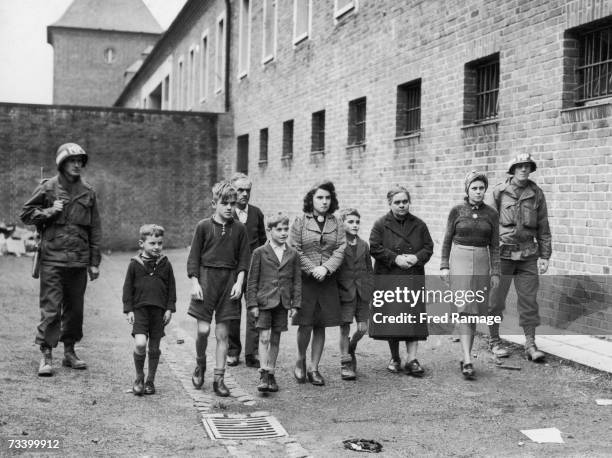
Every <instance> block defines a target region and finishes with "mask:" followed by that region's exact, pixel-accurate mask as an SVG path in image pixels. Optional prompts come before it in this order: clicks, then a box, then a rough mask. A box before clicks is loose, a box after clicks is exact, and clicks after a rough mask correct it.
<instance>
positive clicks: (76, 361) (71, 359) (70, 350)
mask: <svg viewBox="0 0 612 458" xmlns="http://www.w3.org/2000/svg"><path fill="white" fill-rule="evenodd" d="M62 366H65V367H72V368H73V369H87V363H86V362H85V361H83V360H82V359H80V358H79V357H78V356H77V355H76V353H75V352H74V344H71V343H64V359H63V360H62Z"/></svg>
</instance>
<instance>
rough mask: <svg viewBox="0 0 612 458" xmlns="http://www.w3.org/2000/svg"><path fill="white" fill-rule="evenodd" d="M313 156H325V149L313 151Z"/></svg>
mask: <svg viewBox="0 0 612 458" xmlns="http://www.w3.org/2000/svg"><path fill="white" fill-rule="evenodd" d="M310 155H311V156H325V150H318V151H311V152H310Z"/></svg>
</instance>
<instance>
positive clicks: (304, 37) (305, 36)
mask: <svg viewBox="0 0 612 458" xmlns="http://www.w3.org/2000/svg"><path fill="white" fill-rule="evenodd" d="M307 39H308V34H307V33H304V34H302V35H300V36H299V37H295V38H294V39H293V46H297V45H299V44H300V43H301V42H302V41H306V40H307Z"/></svg>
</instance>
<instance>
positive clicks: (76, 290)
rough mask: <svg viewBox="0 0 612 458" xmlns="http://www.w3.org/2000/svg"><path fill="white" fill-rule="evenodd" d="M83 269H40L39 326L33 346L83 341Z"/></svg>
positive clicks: (84, 271)
mask: <svg viewBox="0 0 612 458" xmlns="http://www.w3.org/2000/svg"><path fill="white" fill-rule="evenodd" d="M86 287H87V268H86V267H58V266H50V265H45V264H42V265H41V266H40V323H39V325H38V328H37V333H36V339H35V342H36V344H37V345H41V346H45V347H50V348H55V347H57V344H58V342H60V341H61V342H64V344H73V343H74V342H78V341H79V340H81V338H82V337H83V303H84V299H85V288H86Z"/></svg>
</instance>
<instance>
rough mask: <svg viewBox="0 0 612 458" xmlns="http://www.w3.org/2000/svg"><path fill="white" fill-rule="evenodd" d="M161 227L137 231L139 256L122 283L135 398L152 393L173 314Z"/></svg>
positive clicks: (169, 269)
mask: <svg viewBox="0 0 612 458" xmlns="http://www.w3.org/2000/svg"><path fill="white" fill-rule="evenodd" d="M163 244H164V228H163V227H161V226H157V225H155V224H145V225H144V226H142V227H141V228H140V240H139V241H138V245H139V246H140V250H141V251H140V253H139V254H138V256H135V257H133V258H132V259H131V261H130V265H129V266H128V270H127V274H126V276H125V282H124V283H123V313H125V314H126V317H127V320H128V323H130V324H131V325H133V328H132V336H133V337H134V344H135V346H134V365H135V366H136V380H135V381H134V386H133V387H132V391H133V392H134V394H135V395H137V396H140V395H142V394H154V393H155V384H154V381H155V373H156V371H157V364H158V363H159V357H160V355H161V350H160V349H159V343H160V341H161V338H162V337H163V336H164V335H165V334H164V326H166V325H167V324H168V323H169V322H170V320H171V319H172V314H173V313H174V312H175V311H176V305H175V304H176V284H175V280H174V272H173V271H172V264H170V261H169V260H168V258H167V257H166V256H164V255H163V254H162V248H163ZM147 343H148V347H149V371H148V375H147V380H146V382H145V381H144V363H145V359H146V356H147V355H146V350H147Z"/></svg>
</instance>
